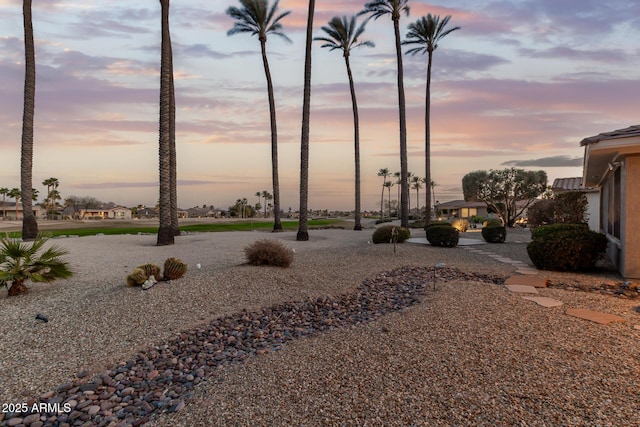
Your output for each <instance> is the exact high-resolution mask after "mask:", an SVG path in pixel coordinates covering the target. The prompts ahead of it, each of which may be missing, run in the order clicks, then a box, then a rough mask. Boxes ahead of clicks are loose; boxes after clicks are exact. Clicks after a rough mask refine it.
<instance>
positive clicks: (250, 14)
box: [226, 0, 291, 231]
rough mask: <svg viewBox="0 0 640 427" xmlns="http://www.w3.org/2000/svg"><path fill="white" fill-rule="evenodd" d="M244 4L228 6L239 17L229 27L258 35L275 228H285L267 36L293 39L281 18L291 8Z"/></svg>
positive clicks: (255, 0) (256, 0)
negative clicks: (266, 104)
mask: <svg viewBox="0 0 640 427" xmlns="http://www.w3.org/2000/svg"><path fill="white" fill-rule="evenodd" d="M239 1H240V4H241V5H242V7H241V8H238V7H234V6H231V7H229V8H228V9H227V11H226V12H227V15H229V16H230V17H232V18H233V19H235V20H236V22H234V24H233V28H231V29H230V30H229V31H227V35H229V36H231V35H234V34H238V33H249V34H251V35H252V36H258V40H259V41H260V50H261V52H262V64H263V65H264V73H265V76H266V78H267V94H268V97H269V119H270V122H271V178H272V181H273V197H274V204H275V211H276V212H275V217H274V224H273V231H282V224H281V223H280V183H279V181H278V129H277V126H276V103H275V98H274V94H273V82H272V81H271V71H270V70H269V62H268V61H267V36H268V35H270V34H271V35H274V36H278V37H281V38H283V39H284V40H286V41H288V42H291V39H289V37H287V36H286V35H285V34H284V33H283V32H282V24H281V23H280V20H281V19H282V18H284V17H285V16H287V15H289V14H290V13H291V11H286V12H283V13H281V14H279V15H277V16H276V12H277V10H278V0H275V2H274V3H273V5H272V6H271V7H269V0H239Z"/></svg>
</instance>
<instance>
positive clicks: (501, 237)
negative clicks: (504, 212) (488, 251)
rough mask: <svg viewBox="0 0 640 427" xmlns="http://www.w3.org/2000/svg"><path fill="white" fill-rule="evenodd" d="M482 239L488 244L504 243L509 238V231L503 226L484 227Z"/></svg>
mask: <svg viewBox="0 0 640 427" xmlns="http://www.w3.org/2000/svg"><path fill="white" fill-rule="evenodd" d="M482 238H483V239H484V241H485V242H487V243H504V241H505V239H506V238H507V229H506V228H505V227H503V226H492V227H484V228H483V229H482Z"/></svg>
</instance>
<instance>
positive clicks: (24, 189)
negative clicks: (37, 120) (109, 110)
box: [16, 0, 38, 240]
mask: <svg viewBox="0 0 640 427" xmlns="http://www.w3.org/2000/svg"><path fill="white" fill-rule="evenodd" d="M22 15H23V18H24V20H23V22H24V56H25V62H24V64H25V74H24V109H23V114H22V145H21V147H22V149H21V156H20V190H21V193H22V195H23V196H24V197H22V239H23V240H33V239H35V238H36V237H37V236H38V222H37V221H36V217H35V215H34V214H33V199H32V194H31V191H32V189H33V117H34V112H35V97H36V58H35V56H36V54H35V47H34V43H33V24H32V19H31V0H24V1H23V2H22ZM16 203H17V199H16ZM17 209H18V207H17V205H16V218H17V215H18V214H17Z"/></svg>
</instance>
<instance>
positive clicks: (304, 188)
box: [296, 0, 316, 241]
mask: <svg viewBox="0 0 640 427" xmlns="http://www.w3.org/2000/svg"><path fill="white" fill-rule="evenodd" d="M315 7H316V2H315V0H309V12H308V14H307V41H306V47H305V55H304V95H303V98H302V136H301V138H300V218H299V220H298V234H297V236H296V240H298V241H307V240H309V231H308V229H307V216H308V215H307V212H308V204H309V118H310V116H311V45H312V43H313V14H314V11H315Z"/></svg>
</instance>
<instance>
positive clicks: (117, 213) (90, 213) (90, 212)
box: [77, 206, 132, 220]
mask: <svg viewBox="0 0 640 427" xmlns="http://www.w3.org/2000/svg"><path fill="white" fill-rule="evenodd" d="M77 214H78V217H79V218H80V219H125V220H126V219H131V218H132V215H131V209H129V208H126V207H124V206H114V207H110V208H100V209H79V210H78V213H77Z"/></svg>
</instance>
